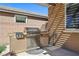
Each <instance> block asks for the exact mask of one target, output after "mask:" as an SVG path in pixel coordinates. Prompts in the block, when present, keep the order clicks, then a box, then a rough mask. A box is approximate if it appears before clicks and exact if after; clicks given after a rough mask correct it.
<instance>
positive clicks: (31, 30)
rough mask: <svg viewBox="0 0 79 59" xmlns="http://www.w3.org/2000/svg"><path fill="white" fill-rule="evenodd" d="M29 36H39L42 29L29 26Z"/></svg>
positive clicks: (27, 29)
mask: <svg viewBox="0 0 79 59" xmlns="http://www.w3.org/2000/svg"><path fill="white" fill-rule="evenodd" d="M26 31H27V37H37V36H39V35H40V30H39V29H38V28H34V27H33V28H32V27H27V28H26Z"/></svg>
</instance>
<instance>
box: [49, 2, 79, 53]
mask: <svg viewBox="0 0 79 59" xmlns="http://www.w3.org/2000/svg"><path fill="white" fill-rule="evenodd" d="M64 7H65V5H64V4H61V3H56V4H54V3H52V4H49V19H48V31H49V35H51V33H53V32H56V33H57V36H58V37H57V38H55V46H59V47H62V46H63V47H65V48H68V49H70V50H73V51H76V52H79V46H78V45H79V32H74V31H67V30H66V28H65V27H66V26H65V18H63V17H65V14H64V13H65V8H64ZM62 16H63V17H62ZM59 20H60V21H61V22H59ZM52 39H53V38H52ZM52 43H53V42H52ZM63 44H64V45H63Z"/></svg>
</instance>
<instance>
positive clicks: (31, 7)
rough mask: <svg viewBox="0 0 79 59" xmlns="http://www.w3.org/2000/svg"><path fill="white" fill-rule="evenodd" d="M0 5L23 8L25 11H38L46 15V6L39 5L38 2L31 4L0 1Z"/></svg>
mask: <svg viewBox="0 0 79 59" xmlns="http://www.w3.org/2000/svg"><path fill="white" fill-rule="evenodd" d="M0 6H7V7H12V8H17V9H21V10H22V9H23V10H27V11H32V12H36V13H40V14H43V15H48V8H47V7H45V6H41V5H39V4H33V3H0Z"/></svg>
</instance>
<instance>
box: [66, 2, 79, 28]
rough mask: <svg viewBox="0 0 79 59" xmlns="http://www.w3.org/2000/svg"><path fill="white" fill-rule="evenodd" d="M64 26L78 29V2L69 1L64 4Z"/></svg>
mask: <svg viewBox="0 0 79 59" xmlns="http://www.w3.org/2000/svg"><path fill="white" fill-rule="evenodd" d="M66 28H67V29H79V4H78V3H70V4H67V6H66Z"/></svg>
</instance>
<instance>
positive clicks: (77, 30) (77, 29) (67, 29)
mask: <svg viewBox="0 0 79 59" xmlns="http://www.w3.org/2000/svg"><path fill="white" fill-rule="evenodd" d="M66 11H67V4H65V31H69V32H79V28H67V12H66Z"/></svg>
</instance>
